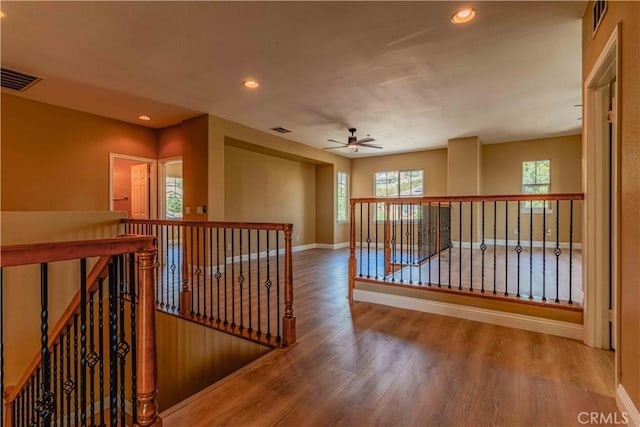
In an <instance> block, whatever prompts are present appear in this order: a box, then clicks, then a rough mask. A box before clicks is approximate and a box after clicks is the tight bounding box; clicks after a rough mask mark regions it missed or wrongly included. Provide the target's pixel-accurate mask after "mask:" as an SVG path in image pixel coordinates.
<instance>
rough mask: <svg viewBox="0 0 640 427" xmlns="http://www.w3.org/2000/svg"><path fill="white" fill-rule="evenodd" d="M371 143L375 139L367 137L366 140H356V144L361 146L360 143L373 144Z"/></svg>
mask: <svg viewBox="0 0 640 427" xmlns="http://www.w3.org/2000/svg"><path fill="white" fill-rule="evenodd" d="M373 141H375V139H373V138H371V137H369V136H368V137H366V138H362V139H359V140H357V141H356V142H357V143H358V144H361V143H363V142H373Z"/></svg>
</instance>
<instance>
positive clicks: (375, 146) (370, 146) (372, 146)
mask: <svg viewBox="0 0 640 427" xmlns="http://www.w3.org/2000/svg"><path fill="white" fill-rule="evenodd" d="M358 145H359V146H360V147H367V148H379V149H382V147H381V146H379V145H371V144H358Z"/></svg>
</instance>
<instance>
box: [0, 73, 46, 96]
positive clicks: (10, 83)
mask: <svg viewBox="0 0 640 427" xmlns="http://www.w3.org/2000/svg"><path fill="white" fill-rule="evenodd" d="M0 80H1V81H2V87H6V88H7V89H13V90H17V91H18V92H24V91H25V90H27V89H28V88H29V87H31V86H33V85H34V84H36V83H37V82H39V81H40V78H38V77H35V76H30V75H28V74H24V73H20V72H18V71H14V70H9V69H8V68H2V75H1V76H0Z"/></svg>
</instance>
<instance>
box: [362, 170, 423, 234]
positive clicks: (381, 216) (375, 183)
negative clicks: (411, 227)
mask: <svg viewBox="0 0 640 427" xmlns="http://www.w3.org/2000/svg"><path fill="white" fill-rule="evenodd" d="M414 172H420V176H421V182H422V188H421V189H420V192H419V194H401V184H402V178H401V177H402V174H403V173H409V176H410V177H411V175H412V174H413V173H414ZM382 173H384V174H387V175H388V174H390V173H395V174H397V181H398V189H397V194H395V195H390V196H389V195H387V196H378V175H379V174H382ZM410 179H411V178H410ZM387 189H388V184H387ZM373 194H374V197H388V198H403V197H422V196H423V195H424V169H404V170H392V171H377V172H375V173H374V175H373ZM379 210H380V208H379V206H376V211H375V216H376V218H375V220H376V222H380V221H384V220H385V218H384V213H382V214H379ZM403 210H406V211H407V212H409V211H412V212H415V214H414V216H413V218H411V217H410V216H409V215H407V214H403V215H402V218H403V219H419V218H418V217H419V216H420V215H421V212H422V210H421V209H416V210H415V211H414V210H413V209H409V206H406V207H403ZM391 216H392V221H398V220H399V217H398V215H394V214H393V213H392V215H391Z"/></svg>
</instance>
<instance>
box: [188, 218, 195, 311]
mask: <svg viewBox="0 0 640 427" xmlns="http://www.w3.org/2000/svg"><path fill="white" fill-rule="evenodd" d="M189 245H190V248H191V250H190V251H189V261H190V264H191V275H190V276H189V282H191V310H190V313H191V317H193V315H194V314H195V312H194V311H193V309H194V307H195V304H194V303H193V302H194V301H193V298H194V296H195V290H194V289H193V277H194V268H195V267H194V265H193V226H190V227H189Z"/></svg>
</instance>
